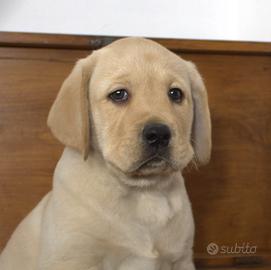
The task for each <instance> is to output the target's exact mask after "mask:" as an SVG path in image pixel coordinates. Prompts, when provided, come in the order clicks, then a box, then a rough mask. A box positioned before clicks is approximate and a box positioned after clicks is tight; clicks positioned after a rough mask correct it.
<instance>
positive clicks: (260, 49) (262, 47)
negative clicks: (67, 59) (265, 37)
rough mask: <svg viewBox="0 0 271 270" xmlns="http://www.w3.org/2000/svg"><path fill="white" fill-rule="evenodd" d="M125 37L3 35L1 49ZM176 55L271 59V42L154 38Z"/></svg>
mask: <svg viewBox="0 0 271 270" xmlns="http://www.w3.org/2000/svg"><path fill="white" fill-rule="evenodd" d="M119 38H121V37H113V36H87V35H86V36H84V35H63V34H38V33H17V32H0V46H1V47H32V48H55V49H79V50H95V49H99V48H101V47H103V46H105V45H107V44H109V43H111V42H112V41H114V40H116V39H119ZM152 39H153V40H155V41H157V42H158V43H160V44H162V45H164V46H165V47H167V48H168V49H170V50H172V51H175V52H188V53H189V52H191V53H212V54H214V53H223V54H246V55H247V54H252V55H263V54H264V55H271V42H238V41H208V40H185V39H162V38H152Z"/></svg>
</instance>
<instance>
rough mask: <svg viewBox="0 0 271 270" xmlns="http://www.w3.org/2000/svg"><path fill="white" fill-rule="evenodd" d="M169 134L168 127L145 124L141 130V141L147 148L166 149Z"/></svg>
mask: <svg viewBox="0 0 271 270" xmlns="http://www.w3.org/2000/svg"><path fill="white" fill-rule="evenodd" d="M170 138H171V133H170V130H169V128H168V126H166V125H163V124H147V125H146V126H145V127H144V129H143V140H144V142H145V143H146V144H147V145H148V146H152V147H166V146H168V144H169V140H170Z"/></svg>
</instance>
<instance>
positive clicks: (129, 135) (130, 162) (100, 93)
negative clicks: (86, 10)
mask: <svg viewBox="0 0 271 270" xmlns="http://www.w3.org/2000/svg"><path fill="white" fill-rule="evenodd" d="M98 53H99V55H98V61H97V64H96V66H95V69H94V72H93V74H92V78H91V80H90V85H89V97H90V99H89V100H90V108H91V113H92V117H91V119H92V121H93V127H92V129H93V131H94V136H95V137H96V141H97V143H98V148H99V149H100V151H101V153H102V155H103V157H104V159H105V160H106V162H108V163H109V164H110V165H111V166H113V167H115V168H117V169H119V170H121V171H122V172H123V173H125V174H129V175H132V176H147V175H154V174H161V173H162V174H167V173H170V172H172V171H175V170H179V169H180V168H183V167H185V166H186V165H187V163H188V162H189V161H190V160H191V158H192V156H193V148H192V146H191V143H190V138H191V127H192V120H193V102H192V96H191V89H190V82H189V75H188V72H187V66H186V63H185V62H184V61H183V60H181V59H180V58H179V57H178V56H176V55H174V54H172V53H171V52H169V51H167V50H166V49H164V48H163V47H160V46H157V45H156V44H155V46H154V44H153V43H151V42H142V41H141V42H139V43H134V42H132V40H131V41H130V43H129V42H128V44H127V42H126V44H125V45H124V46H119V44H118V46H116V44H114V45H113V46H109V47H107V48H105V49H103V50H100V51H99V52H98Z"/></svg>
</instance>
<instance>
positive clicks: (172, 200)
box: [131, 192, 182, 232]
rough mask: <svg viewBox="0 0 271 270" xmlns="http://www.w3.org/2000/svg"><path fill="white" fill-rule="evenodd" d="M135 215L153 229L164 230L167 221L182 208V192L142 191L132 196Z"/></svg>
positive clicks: (139, 220)
mask: <svg viewBox="0 0 271 270" xmlns="http://www.w3.org/2000/svg"><path fill="white" fill-rule="evenodd" d="M131 204H132V209H134V213H133V217H134V218H135V219H137V221H138V222H139V223H140V224H142V225H143V226H146V227H148V228H149V229H151V230H152V232H153V231H156V230H158V231H159V230H163V228H164V227H165V226H166V225H167V223H168V222H169V221H170V220H171V219H172V218H173V217H174V216H175V215H176V213H178V212H179V211H180V210H181V209H182V200H181V196H180V194H176V193H172V194H169V195H165V194H163V193H162V192H142V193H138V194H136V195H135V196H134V198H132V201H131Z"/></svg>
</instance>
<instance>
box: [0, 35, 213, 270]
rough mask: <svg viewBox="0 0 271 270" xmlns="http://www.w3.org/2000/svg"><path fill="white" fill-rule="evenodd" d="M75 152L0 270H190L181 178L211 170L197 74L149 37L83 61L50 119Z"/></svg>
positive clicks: (188, 216)
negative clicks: (189, 170)
mask: <svg viewBox="0 0 271 270" xmlns="http://www.w3.org/2000/svg"><path fill="white" fill-rule="evenodd" d="M48 125H49V127H50V128H51V130H52V133H53V134H54V136H55V137H56V138H57V139H58V140H59V141H60V142H62V143H63V144H64V145H65V146H66V148H65V150H64V152H63V155H62V157H61V159H60V160H59V162H58V164H57V166H56V169H55V172H54V180H53V189H52V191H51V192H49V193H48V194H47V195H46V196H45V197H44V198H43V199H42V200H41V202H40V203H39V204H38V205H37V206H36V208H35V209H34V210H33V211H32V212H31V213H30V214H29V215H28V216H27V217H26V218H25V219H24V220H23V221H22V222H21V224H20V225H19V226H18V228H17V229H16V231H15V232H14V233H13V235H12V237H11V239H10V240H9V242H8V244H7V246H6V248H5V249H4V251H3V252H2V254H1V257H0V269H1V270H17V269H20V270H34V269H35V270H98V269H99V270H115V269H118V270H128V269H129V270H140V269H148V270H158V269H161V270H170V269H172V270H181V269H182V270H192V269H194V265H193V261H192V246H193V234H194V223H193V217H192V212H191V206H190V202H189V199H188V196H187V192H186V189H185V186H184V179H183V177H182V174H181V172H182V170H183V169H184V168H185V167H186V166H187V165H188V163H189V162H191V161H192V160H195V161H196V162H197V163H198V164H205V163H207V162H208V161H209V158H210V151H211V124H210V115H209V108H208V101H207V93H206V90H205V87H204V84H203V81H202V79H201V77H200V75H199V73H198V71H197V70H196V68H195V66H194V65H193V64H192V63H190V62H187V61H185V60H183V59H181V58H180V57H179V56H177V55H175V54H173V53H172V52H170V51H168V50H167V49H166V48H164V47H162V46H161V45H159V44H157V43H155V42H153V41H150V40H146V39H141V38H125V39H120V40H118V41H115V42H113V43H112V44H110V45H109V46H106V47H104V48H102V49H100V50H97V51H95V52H93V53H92V54H91V55H90V56H88V57H86V58H85V59H81V60H79V61H78V62H77V63H76V65H75V67H74V69H73V70H72V72H71V74H70V75H69V76H68V78H67V79H66V80H65V82H64V83H63V85H62V87H61V90H60V92H59V94H58V96H57V98H56V100H55V102H54V104H53V106H52V108H51V110H50V113H49V117H48Z"/></svg>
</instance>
